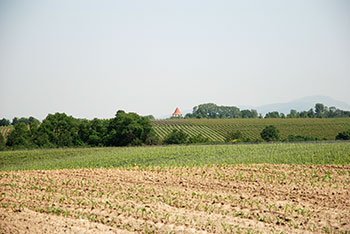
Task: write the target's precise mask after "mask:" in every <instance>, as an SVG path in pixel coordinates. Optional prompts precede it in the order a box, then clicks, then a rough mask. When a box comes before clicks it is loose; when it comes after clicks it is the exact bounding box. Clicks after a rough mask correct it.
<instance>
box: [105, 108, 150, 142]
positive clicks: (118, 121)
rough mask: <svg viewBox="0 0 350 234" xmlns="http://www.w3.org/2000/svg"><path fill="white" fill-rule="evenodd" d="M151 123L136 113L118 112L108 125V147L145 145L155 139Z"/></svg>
mask: <svg viewBox="0 0 350 234" xmlns="http://www.w3.org/2000/svg"><path fill="white" fill-rule="evenodd" d="M155 137H156V136H155V133H154V131H153V129H152V125H151V122H150V121H149V120H148V119H147V118H145V117H142V116H139V115H138V114H136V113H125V112H124V111H121V110H120V111H118V112H117V113H116V115H115V118H114V119H111V120H110V122H109V125H108V136H107V141H106V144H107V145H108V146H127V145H143V144H146V143H147V142H152V141H151V140H150V138H155Z"/></svg>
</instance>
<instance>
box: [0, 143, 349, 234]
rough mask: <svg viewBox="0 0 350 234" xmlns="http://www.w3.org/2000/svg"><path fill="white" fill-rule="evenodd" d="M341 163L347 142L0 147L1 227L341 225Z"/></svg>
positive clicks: (287, 228) (250, 229)
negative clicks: (9, 148)
mask: <svg viewBox="0 0 350 234" xmlns="http://www.w3.org/2000/svg"><path fill="white" fill-rule="evenodd" d="M257 163H258V164H257ZM349 164H350V143H348V142H338V143H299V144H281V143H279V144H254V145H194V146H166V147H164V146H162V147H128V148H89V149H51V150H30V151H7V152H0V169H1V172H0V232H4V233H16V232H17V233H18V232H19V233H44V232H46V233H47V232H69V233H86V232H103V233H116V232H118V233H119V232H123V233H129V232H131V233H133V232H139V233H203V232H208V233H349V232H350V200H349V199H348V198H349V197H350V166H349ZM69 168H75V169H69ZM33 169H36V170H33ZM18 170H24V171H18Z"/></svg>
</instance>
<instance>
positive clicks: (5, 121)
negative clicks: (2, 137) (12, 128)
mask: <svg viewBox="0 0 350 234" xmlns="http://www.w3.org/2000/svg"><path fill="white" fill-rule="evenodd" d="M10 124H11V123H10V120H8V119H5V118H3V119H0V126H9V125H10Z"/></svg>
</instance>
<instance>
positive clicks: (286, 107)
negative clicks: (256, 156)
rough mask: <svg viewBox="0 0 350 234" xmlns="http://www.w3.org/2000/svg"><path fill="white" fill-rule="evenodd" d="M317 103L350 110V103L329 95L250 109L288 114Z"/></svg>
mask: <svg viewBox="0 0 350 234" xmlns="http://www.w3.org/2000/svg"><path fill="white" fill-rule="evenodd" d="M316 103H322V104H323V105H325V106H327V107H331V106H335V107H336V108H338V109H341V110H350V105H349V104H348V103H346V102H342V101H338V100H335V99H333V98H331V97H327V96H309V97H303V98H300V99H297V100H294V101H291V102H285V103H275V104H268V105H262V106H257V107H250V108H249V109H256V110H257V111H258V113H261V114H263V115H264V114H266V113H267V112H272V111H278V112H280V113H285V114H288V113H289V112H290V110H291V109H294V110H297V111H307V110H310V108H315V104H316ZM241 109H246V108H241Z"/></svg>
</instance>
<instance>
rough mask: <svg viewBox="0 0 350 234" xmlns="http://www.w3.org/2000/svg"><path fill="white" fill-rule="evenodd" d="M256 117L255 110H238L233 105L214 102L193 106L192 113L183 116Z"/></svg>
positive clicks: (210, 117) (211, 117) (213, 117)
mask: <svg viewBox="0 0 350 234" xmlns="http://www.w3.org/2000/svg"><path fill="white" fill-rule="evenodd" d="M241 117H242V118H257V117H258V113H257V111H256V110H243V111H240V110H239V108H238V107H235V106H217V105H216V104H214V103H206V104H200V105H198V106H195V107H193V111H192V114H187V115H186V116H185V118H197V119H201V118H208V119H216V118H219V119H226V118H241Z"/></svg>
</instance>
